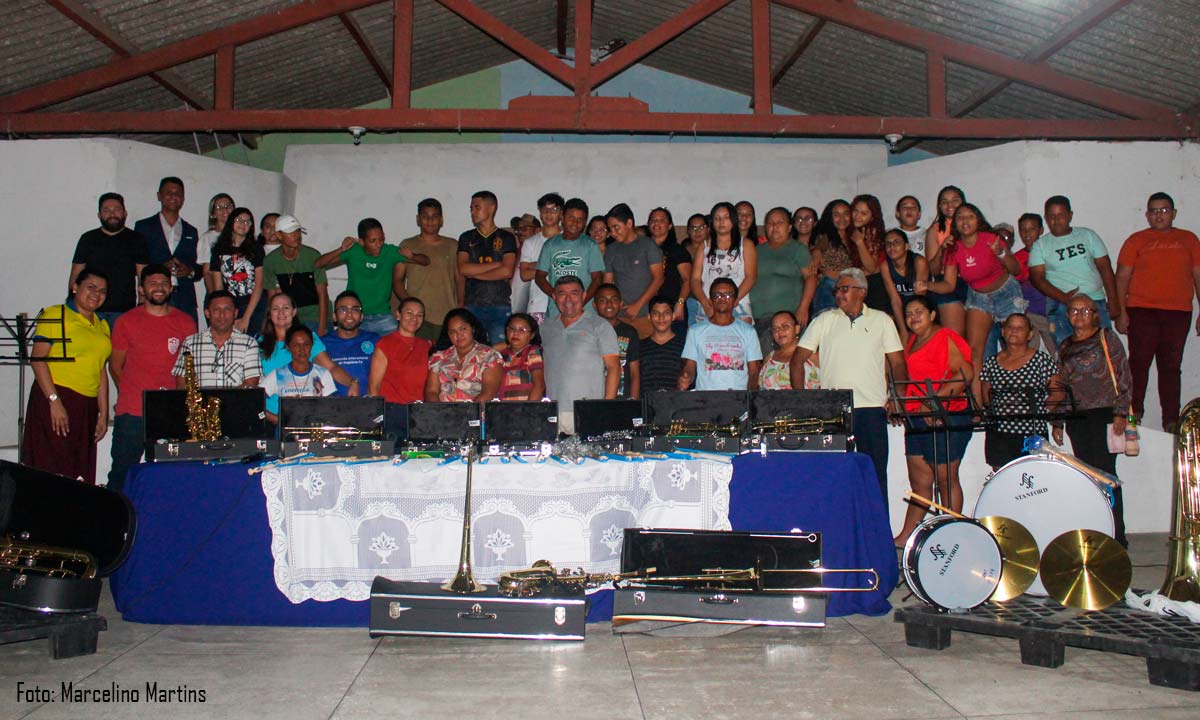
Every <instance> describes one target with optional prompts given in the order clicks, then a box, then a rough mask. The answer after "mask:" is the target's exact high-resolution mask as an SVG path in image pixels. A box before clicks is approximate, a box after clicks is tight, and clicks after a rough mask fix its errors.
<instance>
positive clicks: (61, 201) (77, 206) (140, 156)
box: [0, 139, 283, 465]
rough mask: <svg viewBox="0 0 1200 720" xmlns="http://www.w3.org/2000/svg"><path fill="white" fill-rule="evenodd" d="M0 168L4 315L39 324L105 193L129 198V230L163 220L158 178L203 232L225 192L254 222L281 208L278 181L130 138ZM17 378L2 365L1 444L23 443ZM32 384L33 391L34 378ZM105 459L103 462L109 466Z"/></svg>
mask: <svg viewBox="0 0 1200 720" xmlns="http://www.w3.org/2000/svg"><path fill="white" fill-rule="evenodd" d="M0 167H3V168H4V173H3V175H2V176H0V213H2V214H3V217H5V218H6V226H7V228H8V230H7V231H6V233H5V238H4V239H3V241H2V242H3V243H4V257H5V260H6V263H5V266H4V269H3V279H4V280H3V282H2V283H0V316H4V317H10V316H15V315H16V314H17V313H21V312H25V313H29V315H30V316H31V317H32V316H36V315H37V313H38V311H39V310H40V309H41V308H42V307H44V306H46V305H52V304H54V303H59V302H62V301H63V299H64V298H65V297H66V292H67V277H68V274H69V273H70V269H71V257H72V254H73V253H74V250H75V244H76V242H77V241H78V239H79V236H80V235H81V234H82V233H83V232H84V231H86V230H89V229H91V228H94V227H96V226H97V225H98V224H99V221H98V220H97V218H96V199H97V198H98V197H99V196H100V195H101V194H102V193H104V192H108V191H116V192H119V193H121V194H122V195H124V196H125V202H126V209H127V210H128V212H129V221H128V224H129V225H130V226H132V225H133V223H134V221H135V220H137V219H138V218H142V217H146V216H148V215H151V214H153V213H155V212H157V210H158V201H157V200H156V199H155V193H156V191H157V190H158V181H159V179H160V178H161V177H163V176H164V175H175V176H178V177H180V178H181V179H182V180H183V181H184V184H185V185H186V187H187V202H186V204H185V205H184V209H183V216H184V218H185V219H187V220H188V221H189V222H191V223H192V224H193V225H196V226H197V227H199V228H200V229H201V230H203V229H205V228H206V227H207V225H208V221H207V211H208V199H209V198H210V197H211V196H212V195H213V194H215V193H216V192H218V191H224V192H228V193H230V194H231V195H233V197H234V198H235V199H237V201H238V202H240V203H244V204H248V205H249V207H250V208H251V209H253V210H254V211H255V214H256V216H257V215H258V214H259V213H261V212H262V211H264V210H277V209H279V208H280V207H281V204H282V202H283V178H282V176H281V175H280V174H279V173H273V172H267V171H264V170H258V169H256V168H250V167H246V166H244V165H236V164H234V163H228V162H223V161H221V160H214V159H212V158H207V157H203V156H198V155H192V154H189V153H184V152H179V151H176V150H169V149H166V148H162V147H158V146H155V145H147V144H144V143H138V142H131V141H124V140H108V139H87V140H16V141H10V142H0ZM3 354H5V355H9V354H12V351H10V350H9V349H8V348H6V349H5V350H4V351H3ZM17 376H18V374H17V370H16V368H15V367H0V445H10V444H13V443H15V442H16V438H17V422H16V418H17V397H18V383H17ZM25 384H26V387H27V388H28V387H29V386H31V385H32V384H33V374H32V372H31V371H27V374H26V383H25ZM114 398H115V395H114ZM102 454H104V453H102ZM107 459H108V458H107V454H104V458H103V463H102V464H104V465H107Z"/></svg>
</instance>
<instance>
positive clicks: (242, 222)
mask: <svg viewBox="0 0 1200 720" xmlns="http://www.w3.org/2000/svg"><path fill="white" fill-rule="evenodd" d="M233 224H234V225H253V224H254V221H253V220H251V219H250V218H248V217H245V216H243V217H239V218H238V219H237V220H234V221H233Z"/></svg>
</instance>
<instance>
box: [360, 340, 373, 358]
mask: <svg viewBox="0 0 1200 720" xmlns="http://www.w3.org/2000/svg"><path fill="white" fill-rule="evenodd" d="M358 349H359V350H362V353H363V355H370V354H371V353H373V352H375V343H373V342H371V341H370V340H363V341H362V344H361V345H359V346H358Z"/></svg>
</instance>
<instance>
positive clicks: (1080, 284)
mask: <svg viewBox="0 0 1200 720" xmlns="http://www.w3.org/2000/svg"><path fill="white" fill-rule="evenodd" d="M1043 215H1044V217H1045V218H1046V226H1047V227H1048V228H1049V230H1050V232H1048V233H1046V234H1045V235H1043V236H1042V237H1040V238H1038V241H1037V243H1035V244H1034V246H1033V248H1032V249H1031V250H1030V251H1029V280H1030V282H1032V283H1033V286H1034V287H1035V288H1037V289H1038V290H1040V291H1042V294H1043V295H1045V296H1046V317H1048V318H1050V329H1051V330H1053V331H1054V341H1055V342H1057V343H1058V344H1059V345H1062V341H1063V340H1066V339H1067V336H1069V335H1070V334H1071V333H1072V332H1073V330H1072V329H1071V323H1070V322H1069V321H1068V319H1067V303H1069V302H1070V301H1071V298H1072V296H1074V295H1075V293H1083V294H1084V295H1087V296H1088V297H1090V298H1091V299H1093V300H1095V301H1096V306H1097V307H1098V308H1100V327H1102V328H1108V327H1111V326H1112V320H1113V319H1116V318H1119V317H1120V316H1121V298H1120V297H1119V296H1118V295H1117V280H1116V276H1114V275H1113V269H1112V261H1111V260H1109V257H1108V247H1107V246H1106V245H1105V244H1104V241H1103V240H1101V239H1100V236H1099V235H1097V234H1096V233H1095V232H1093V231H1092V230H1089V229H1088V228H1085V227H1071V220H1072V218H1074V217H1075V215H1074V213H1073V212H1071V201H1070V199H1068V198H1067V197H1065V196H1063V195H1054V196H1053V197H1051V198H1049V199H1048V200H1046V206H1045V212H1044V213H1043ZM1106 296H1107V297H1108V302H1107V303H1106V302H1105V300H1104V299H1105V297H1106Z"/></svg>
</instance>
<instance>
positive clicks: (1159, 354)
mask: <svg viewBox="0 0 1200 720" xmlns="http://www.w3.org/2000/svg"><path fill="white" fill-rule="evenodd" d="M1146 220H1147V221H1148V222H1149V223H1150V227H1149V228H1148V229H1146V230H1139V231H1138V232H1135V233H1134V234H1132V235H1130V236H1129V239H1127V240H1126V241H1125V244H1124V245H1122V246H1121V254H1120V255H1119V256H1118V258H1117V297H1119V298H1121V299H1122V301H1123V302H1124V303H1125V307H1126V308H1127V310H1128V312H1126V314H1125V315H1124V317H1122V318H1120V319H1119V321H1118V322H1117V323H1116V326H1117V329H1118V330H1119V331H1121V332H1123V333H1128V334H1129V369H1130V371H1131V372H1132V373H1133V413H1134V415H1136V416H1137V417H1138V418H1141V416H1142V411H1143V410H1144V408H1145V399H1146V381H1147V379H1148V378H1149V376H1150V363H1151V362H1154V361H1157V362H1158V400H1159V404H1161V405H1162V423H1163V429H1164V430H1166V431H1167V432H1174V430H1175V426H1176V423H1178V421H1179V385H1180V382H1179V366H1180V364H1181V363H1182V362H1183V347H1184V344H1185V343H1187V335H1188V331H1189V330H1191V328H1192V297H1193V296H1194V297H1197V298H1200V239H1197V238H1196V236H1195V235H1194V234H1193V233H1191V232H1188V231H1187V230H1182V229H1179V228H1176V227H1174V225H1173V224H1174V222H1175V201H1174V200H1172V199H1171V196H1170V195H1168V194H1166V193H1164V192H1156V193H1154V194H1153V195H1151V196H1150V199H1149V200H1148V201H1147V203H1146ZM1196 334H1198V335H1200V319H1197V321H1196Z"/></svg>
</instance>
